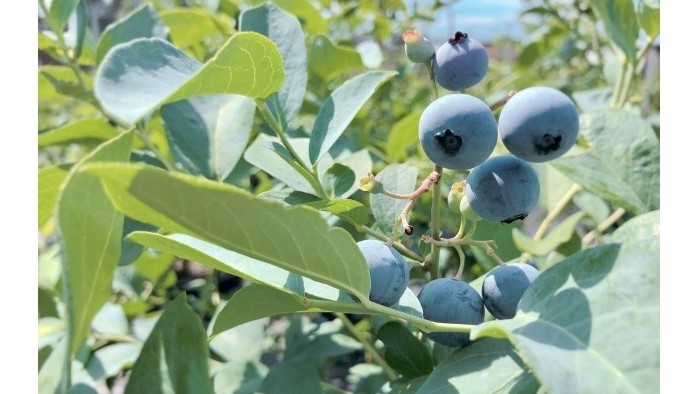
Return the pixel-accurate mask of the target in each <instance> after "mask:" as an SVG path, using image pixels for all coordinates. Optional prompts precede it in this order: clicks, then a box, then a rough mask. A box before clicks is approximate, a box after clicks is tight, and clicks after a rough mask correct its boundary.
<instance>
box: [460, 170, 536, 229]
mask: <svg viewBox="0 0 700 394" xmlns="http://www.w3.org/2000/svg"><path fill="white" fill-rule="evenodd" d="M539 197H540V183H539V181H538V180H537V173H535V170H534V169H533V168H532V166H531V165H530V164H528V163H527V162H526V161H523V160H520V159H518V158H517V157H514V156H497V157H492V158H490V159H488V160H486V161H485V162H483V163H481V164H479V165H478V166H476V168H474V169H473V170H472V172H471V173H470V174H469V175H468V176H467V201H468V202H469V206H470V207H471V208H472V209H473V210H474V212H476V214H477V215H479V216H481V217H482V218H483V219H485V220H488V221H489V222H496V223H498V222H501V223H511V222H513V221H515V220H518V219H524V218H525V217H526V216H527V215H528V214H529V213H530V211H532V209H533V208H534V207H535V205H536V204H537V200H538V199H539Z"/></svg>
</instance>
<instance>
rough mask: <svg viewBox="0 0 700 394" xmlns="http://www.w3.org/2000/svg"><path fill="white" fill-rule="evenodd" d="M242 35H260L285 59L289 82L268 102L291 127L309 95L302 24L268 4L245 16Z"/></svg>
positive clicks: (286, 74)
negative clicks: (249, 32) (268, 39)
mask: <svg viewBox="0 0 700 394" xmlns="http://www.w3.org/2000/svg"><path fill="white" fill-rule="evenodd" d="M240 29H241V30H242V31H254V32H258V33H260V34H262V35H264V36H266V37H268V38H270V39H271V40H272V41H273V42H274V43H275V45H276V46H277V49H278V50H279V51H280V54H281V55H282V65H283V67H284V74H285V80H284V84H283V85H282V88H280V90H279V92H277V94H276V96H277V97H274V96H273V97H271V98H270V99H268V100H267V106H268V107H270V109H272V111H273V113H274V112H277V109H278V106H277V105H276V104H277V103H279V107H281V108H279V110H281V113H278V114H277V115H278V117H279V118H284V119H285V120H286V123H287V124H289V123H291V122H292V121H293V120H294V118H296V116H297V114H298V113H299V110H300V109H301V105H302V103H303V102H304V94H305V93H306V78H307V77H306V45H305V43H304V31H303V30H302V29H301V24H300V23H299V20H298V19H297V18H296V17H295V16H293V15H292V14H290V13H288V12H286V11H284V10H282V9H280V8H278V7H277V6H275V5H274V4H271V3H267V2H266V3H264V4H261V5H260V6H258V7H256V8H253V9H249V10H246V11H244V12H243V14H241V25H240Z"/></svg>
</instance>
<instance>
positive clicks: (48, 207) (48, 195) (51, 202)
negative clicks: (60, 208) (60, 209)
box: [39, 165, 71, 227]
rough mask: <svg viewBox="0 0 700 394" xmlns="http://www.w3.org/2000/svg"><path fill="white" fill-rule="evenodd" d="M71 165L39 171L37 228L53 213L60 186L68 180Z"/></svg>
mask: <svg viewBox="0 0 700 394" xmlns="http://www.w3.org/2000/svg"><path fill="white" fill-rule="evenodd" d="M70 168H71V165H63V166H52V167H46V168H42V169H41V170H39V227H41V226H43V225H44V224H46V222H48V221H49V219H51V217H52V216H53V215H54V213H55V209H56V203H57V202H58V196H59V194H60V192H61V185H63V182H64V181H65V180H66V178H68V174H69V172H70Z"/></svg>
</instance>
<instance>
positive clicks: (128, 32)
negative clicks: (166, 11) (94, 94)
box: [95, 3, 168, 64]
mask: <svg viewBox="0 0 700 394" xmlns="http://www.w3.org/2000/svg"><path fill="white" fill-rule="evenodd" d="M167 36H168V29H167V27H166V26H165V25H164V24H163V22H161V21H160V19H159V18H158V13H157V12H156V10H155V8H153V5H152V4H150V3H146V4H144V5H142V6H141V7H138V8H136V9H135V10H134V11H132V12H131V13H129V14H128V15H126V16H125V17H123V18H121V19H119V20H117V21H116V22H114V23H111V24H110V25H109V26H107V27H106V28H105V31H104V33H102V36H101V37H100V40H99V41H98V43H97V52H96V53H95V63H97V64H99V63H101V62H102V60H103V59H104V57H105V55H106V54H107V52H109V50H110V49H112V48H113V47H114V46H116V45H118V44H122V43H126V42H129V41H131V40H135V39H137V38H151V37H154V38H162V39H165V38H167Z"/></svg>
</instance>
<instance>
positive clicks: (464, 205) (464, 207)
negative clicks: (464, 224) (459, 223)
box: [459, 194, 481, 222]
mask: <svg viewBox="0 0 700 394" xmlns="http://www.w3.org/2000/svg"><path fill="white" fill-rule="evenodd" d="M459 213H461V214H462V216H464V217H465V218H467V219H469V220H471V221H472V222H478V221H479V220H481V216H479V214H477V213H476V211H474V208H472V207H471V206H470V205H469V198H467V195H466V194H465V195H464V197H462V200H461V201H460V202H459Z"/></svg>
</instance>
